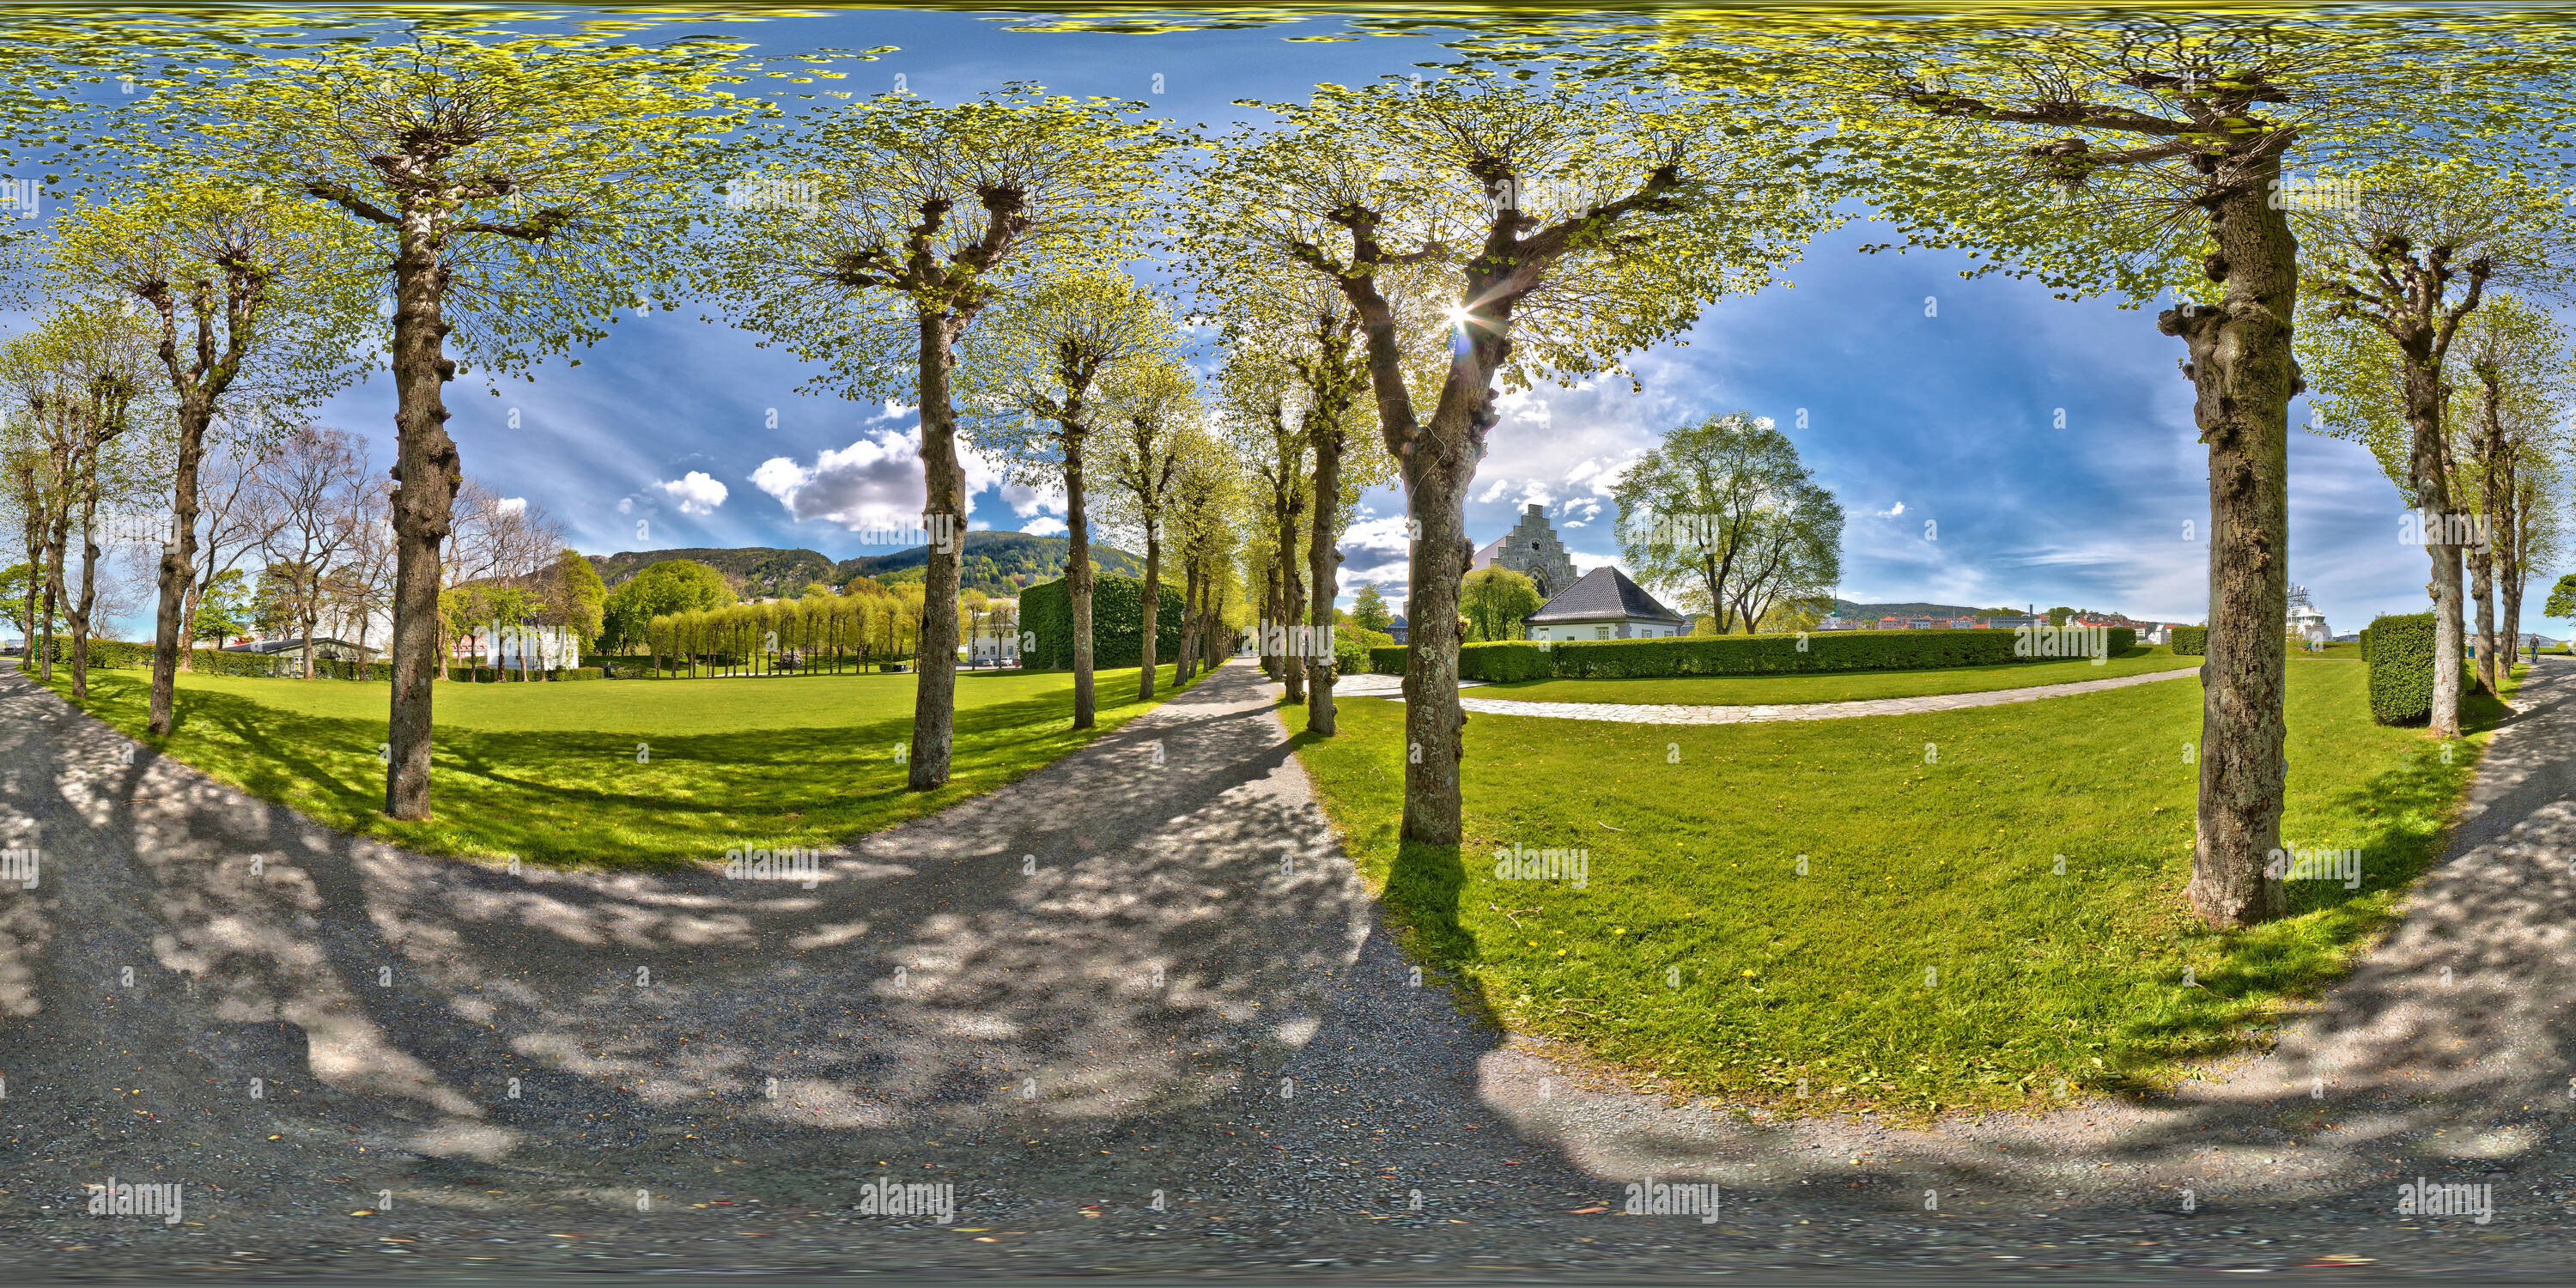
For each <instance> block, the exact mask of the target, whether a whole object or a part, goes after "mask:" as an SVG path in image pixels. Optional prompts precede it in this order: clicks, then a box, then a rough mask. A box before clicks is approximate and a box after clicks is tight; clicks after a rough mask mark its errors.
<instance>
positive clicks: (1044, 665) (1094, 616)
mask: <svg viewBox="0 0 2576 1288" xmlns="http://www.w3.org/2000/svg"><path fill="white" fill-rule="evenodd" d="M1157 589H1158V590H1160V591H1161V592H1162V593H1160V594H1158V595H1156V596H1155V598H1156V599H1157V600H1158V601H1160V603H1161V605H1162V606H1161V607H1160V608H1159V609H1158V610H1156V612H1155V615H1154V659H1155V660H1156V661H1157V662H1169V661H1170V660H1172V659H1173V658H1176V657H1179V656H1180V655H1181V591H1180V588H1179V587H1177V586H1174V585H1172V584H1171V583H1170V582H1165V583H1164V584H1163V585H1161V586H1159V587H1157ZM1144 604H1145V581H1144V579H1143V578H1141V577H1113V576H1110V575H1109V574H1107V573H1103V574H1101V575H1100V576H1099V577H1097V578H1095V579H1093V581H1092V585H1091V665H1092V666H1093V667H1094V668H1095V669H1098V670H1103V671H1107V670H1111V669H1114V668H1117V667H1122V666H1136V665H1139V664H1141V663H1142V662H1143V661H1144V659H1145V609H1144ZM1020 629H1021V630H1022V631H1025V632H1028V633H1030V634H1033V635H1035V636H1036V637H1037V643H1036V646H1035V647H1033V648H1031V649H1029V650H1028V651H1027V653H1026V654H1025V655H1023V656H1022V658H1021V665H1023V666H1026V667H1031V668H1034V669H1038V670H1045V671H1069V670H1072V669H1073V596H1072V593H1071V591H1070V590H1068V589H1067V588H1066V586H1065V584H1064V579H1063V578H1061V577H1058V578H1056V579H1055V580H1054V581H1047V582H1040V583H1038V584H1037V585H1034V586H1031V587H1028V588H1027V589H1025V590H1022V591H1021V592H1020Z"/></svg>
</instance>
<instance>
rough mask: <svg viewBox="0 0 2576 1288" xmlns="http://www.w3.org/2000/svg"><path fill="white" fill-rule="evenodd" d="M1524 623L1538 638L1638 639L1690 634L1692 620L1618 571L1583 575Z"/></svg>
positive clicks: (1532, 637)
mask: <svg viewBox="0 0 2576 1288" xmlns="http://www.w3.org/2000/svg"><path fill="white" fill-rule="evenodd" d="M1521 621H1522V624H1523V625H1525V626H1526V627H1528V629H1529V637H1530V638H1531V639H1534V640H1638V639H1654V638H1657V637H1660V636H1666V635H1688V634H1690V632H1691V623H1690V619H1689V618H1687V617H1684V616H1682V615H1681V614H1679V613H1676V612H1674V611H1673V610H1671V609H1669V608H1666V607H1664V606H1663V605H1662V604H1661V603H1659V602H1657V601H1656V599H1655V597H1654V596H1652V595H1649V594H1647V593H1646V592H1645V590H1644V588H1642V587H1640V586H1639V585H1637V583H1635V582H1633V581H1630V580H1628V574H1626V573H1624V572H1621V571H1619V570H1618V569H1616V568H1595V569H1593V570H1592V571H1590V572H1588V573H1585V574H1583V575H1582V576H1581V577H1579V578H1577V579H1576V580H1575V583H1574V584H1573V585H1571V586H1568V587H1566V588H1565V589H1564V590H1562V591H1560V592H1558V594H1557V596H1556V598H1554V599H1551V600H1549V601H1547V605H1546V606H1545V607H1543V608H1541V609H1539V610H1538V611H1537V612H1535V613H1532V614H1530V615H1529V616H1527V617H1525V618H1522V619H1521Z"/></svg>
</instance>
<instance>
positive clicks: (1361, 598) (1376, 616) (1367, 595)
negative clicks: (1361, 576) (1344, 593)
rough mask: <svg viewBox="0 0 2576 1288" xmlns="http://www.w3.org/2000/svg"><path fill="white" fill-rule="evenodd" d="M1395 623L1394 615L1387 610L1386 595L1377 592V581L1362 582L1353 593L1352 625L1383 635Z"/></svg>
mask: <svg viewBox="0 0 2576 1288" xmlns="http://www.w3.org/2000/svg"><path fill="white" fill-rule="evenodd" d="M1394 623H1395V618H1394V616H1393V615H1391V614H1390V613H1388V612H1387V608H1386V596H1384V595H1381V594H1379V593H1377V583H1376V582H1373V581H1364V582H1361V583H1360V588H1359V589H1358V590H1356V591H1354V592H1352V594H1351V625H1353V626H1357V627H1359V628H1360V629H1361V630H1364V631H1376V632H1378V633H1379V634H1381V635H1383V634H1385V633H1386V631H1387V629H1388V628H1389V627H1390V626H1392V625H1394Z"/></svg>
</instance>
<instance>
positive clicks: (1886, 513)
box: [1137, 501, 1905, 665]
mask: <svg viewBox="0 0 2576 1288" xmlns="http://www.w3.org/2000/svg"><path fill="white" fill-rule="evenodd" d="M1870 513H1871V514H1873V515H1875V516H1877V517H1879V518H1882V519H1893V518H1895V517H1896V516H1898V515H1900V514H1903V513H1905V503H1904V502H1903V501H1899V502H1897V503H1896V504H1895V505H1893V506H1890V507H1888V508H1887V509H1884V510H1872V511H1870ZM1137 629H1139V630H1142V629H1144V628H1142V627H1138V628H1137ZM1137 647H1139V648H1142V647H1143V645H1138V646H1137ZM1139 665H1142V664H1141V663H1140V664H1139Z"/></svg>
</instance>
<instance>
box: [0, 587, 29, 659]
mask: <svg viewBox="0 0 2576 1288" xmlns="http://www.w3.org/2000/svg"><path fill="white" fill-rule="evenodd" d="M35 587H36V566H35V565H34V564H33V563H22V564H15V565H12V566H10V567H8V568H0V622H5V623H7V624H8V626H9V628H10V629H12V630H15V631H17V632H18V633H19V634H20V635H22V636H25V637H27V644H28V646H29V647H30V648H33V647H34V645H35V638H34V636H35V631H36V612H35V609H34V608H32V607H29V605H30V604H32V603H33V598H32V596H30V595H29V593H28V592H30V591H32V590H34V589H35ZM27 657H28V658H29V659H30V660H32V659H33V658H34V657H35V654H34V653H32V652H30V653H29V654H27Z"/></svg>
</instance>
